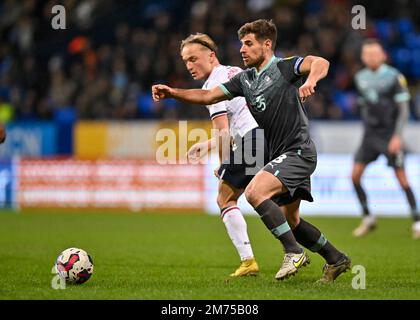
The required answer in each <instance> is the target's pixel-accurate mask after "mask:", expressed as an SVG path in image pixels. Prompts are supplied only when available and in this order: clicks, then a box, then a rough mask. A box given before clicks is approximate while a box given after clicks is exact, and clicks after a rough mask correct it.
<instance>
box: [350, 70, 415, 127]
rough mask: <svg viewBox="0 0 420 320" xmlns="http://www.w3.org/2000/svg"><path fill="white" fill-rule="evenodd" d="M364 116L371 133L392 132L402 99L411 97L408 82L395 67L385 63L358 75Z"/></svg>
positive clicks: (356, 78)
mask: <svg viewBox="0 0 420 320" xmlns="http://www.w3.org/2000/svg"><path fill="white" fill-rule="evenodd" d="M355 84H356V88H357V90H358V92H359V95H360V97H359V101H360V102H361V103H360V105H361V107H362V108H363V109H362V118H363V121H364V124H365V128H366V130H367V131H369V133H379V134H388V135H389V134H392V132H393V131H394V128H395V123H396V120H397V116H398V102H403V101H408V100H410V94H409V92H408V89H407V81H406V80H405V78H404V76H403V75H402V74H401V73H400V72H399V71H398V70H397V69H395V68H393V67H391V66H389V65H387V64H383V65H382V66H381V67H379V68H378V69H377V70H375V71H373V70H370V69H368V68H365V69H362V70H360V71H359V72H357V73H356V75H355Z"/></svg>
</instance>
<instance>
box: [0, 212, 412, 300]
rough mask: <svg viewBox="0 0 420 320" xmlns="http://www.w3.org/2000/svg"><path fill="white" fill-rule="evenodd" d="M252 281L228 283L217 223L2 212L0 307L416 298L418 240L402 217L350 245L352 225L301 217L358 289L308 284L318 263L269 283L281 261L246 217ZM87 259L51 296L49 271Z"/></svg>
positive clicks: (229, 255)
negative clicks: (347, 266) (86, 273)
mask: <svg viewBox="0 0 420 320" xmlns="http://www.w3.org/2000/svg"><path fill="white" fill-rule="evenodd" d="M246 220H247V223H248V231H249V235H250V238H251V242H252V245H253V249H254V253H255V256H256V258H257V261H258V263H259V266H260V270H261V271H260V275H259V276H257V277H246V278H239V279H229V274H230V273H231V272H232V271H234V269H235V268H236V267H237V266H238V264H239V261H238V257H237V254H236V251H235V249H234V247H233V245H232V244H231V242H230V240H229V238H228V235H227V233H226V231H225V227H224V225H223V223H222V222H221V221H220V218H219V217H217V216H207V215H203V214H201V215H194V214H189V215H187V214H184V215H182V214H139V213H136V214H134V213H128V212H124V211H122V212H114V213H106V214H103V213H102V212H100V211H79V212H78V211H75V212H74V213H63V212H54V211H45V212H42V211H41V212H39V211H38V212H30V213H27V212H23V213H18V214H15V213H11V212H0V270H1V271H2V276H1V277H0V299H159V300H172V299H210V300H213V299H215V300H217V299H240V300H242V299H267V300H277V299H419V298H420V286H419V281H420V241H414V240H412V239H411V221H410V220H409V219H408V218H405V219H403V218H399V219H396V218H382V219H379V228H378V230H376V231H375V232H374V233H372V234H371V235H369V236H367V237H365V238H362V239H354V238H353V237H352V236H351V231H352V229H353V228H354V227H355V226H356V225H357V224H358V222H359V219H355V218H330V217H307V220H308V221H310V222H312V223H314V224H315V225H316V226H318V227H319V228H320V229H321V230H322V231H323V232H324V234H325V235H326V236H327V238H328V239H330V240H331V241H332V242H333V243H334V244H335V245H336V246H337V247H338V248H340V249H342V250H343V251H344V252H346V253H347V254H348V255H349V256H350V257H351V258H352V261H353V265H362V266H363V267H364V268H365V270H366V289H359V290H355V289H353V287H352V279H353V277H354V276H356V274H353V273H352V272H347V273H345V274H343V275H342V276H340V277H339V278H338V279H337V281H336V282H335V283H334V284H332V285H317V284H315V282H316V280H318V279H319V278H320V276H321V269H322V265H323V259H322V258H321V257H319V256H318V255H316V254H313V253H310V256H311V258H312V259H311V260H312V263H311V264H310V265H309V266H307V267H305V268H303V269H301V270H300V271H299V273H298V274H297V275H296V276H295V277H292V278H290V279H288V280H286V281H283V282H279V281H276V280H275V279H274V275H275V273H276V272H277V270H278V268H279V266H280V263H281V261H282V257H283V252H282V249H281V246H280V244H279V243H278V241H277V240H275V239H274V238H273V237H272V235H271V234H270V233H269V232H267V230H266V229H265V227H264V226H263V223H262V222H261V221H260V220H259V219H258V218H257V217H246ZM73 246H74V247H80V248H82V249H85V250H86V251H88V252H89V253H90V254H91V255H92V257H93V261H94V266H95V267H94V268H95V269H94V274H93V276H92V278H91V279H90V280H89V281H88V282H87V283H85V284H83V285H76V286H75V285H73V286H67V288H66V289H65V290H55V289H53V288H52V287H51V280H52V278H53V276H54V275H53V274H51V268H52V266H53V264H54V261H55V259H56V257H57V256H58V254H59V253H60V252H61V251H62V250H64V249H66V248H68V247H73Z"/></svg>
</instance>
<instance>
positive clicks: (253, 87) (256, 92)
mask: <svg viewBox="0 0 420 320" xmlns="http://www.w3.org/2000/svg"><path fill="white" fill-rule="evenodd" d="M238 35H239V39H240V40H241V42H242V47H241V49H240V53H241V55H242V58H243V61H244V64H245V66H246V67H248V68H249V69H247V70H246V71H244V72H241V73H239V74H237V75H236V76H234V77H233V78H232V79H231V80H230V81H228V82H226V83H224V84H222V85H220V86H217V87H215V88H213V89H211V90H202V89H175V88H170V87H168V86H165V85H161V84H159V85H154V86H153V87H152V96H153V99H154V100H155V101H159V100H160V99H165V98H175V99H177V100H180V101H184V102H187V103H194V104H206V105H208V104H213V103H217V102H219V101H223V100H227V99H233V98H234V97H237V96H243V97H245V100H246V102H247V104H248V107H249V109H250V111H251V113H252V115H253V116H254V118H255V120H256V121H257V123H258V125H259V126H260V128H262V129H264V134H265V137H266V140H267V144H268V149H269V160H270V162H269V163H268V164H267V165H266V166H265V167H264V168H263V169H262V170H261V171H260V172H258V173H257V175H256V176H255V177H254V178H253V179H252V180H251V182H250V184H249V185H248V186H247V188H246V189H245V196H246V198H247V200H248V202H249V203H250V204H251V205H252V206H253V207H254V209H255V210H256V211H257V212H258V214H259V215H260V217H261V219H262V221H263V222H264V224H265V225H266V227H267V228H268V229H269V230H270V231H271V233H272V234H273V235H274V236H275V237H276V238H277V239H279V240H280V242H281V243H282V245H283V248H284V252H285V255H284V258H283V263H282V265H281V267H280V270H279V271H278V272H277V274H276V279H278V280H283V279H285V278H288V277H289V276H290V275H293V274H295V273H296V272H297V271H298V269H299V268H301V267H302V266H304V265H306V264H308V263H309V258H308V255H307V254H306V252H305V251H304V250H303V249H302V248H301V247H300V246H299V244H298V243H300V244H301V245H303V246H304V247H305V248H308V249H309V250H311V251H313V252H317V253H319V254H320V255H321V256H322V257H324V258H325V260H326V262H327V263H326V264H325V266H324V269H323V276H322V278H321V279H320V281H321V282H326V283H328V282H332V281H334V280H335V279H336V278H337V277H338V276H339V275H340V274H341V273H343V272H345V271H346V270H348V269H349V268H350V264H351V262H350V259H349V258H348V257H347V256H346V255H345V254H344V253H342V252H340V251H339V250H337V249H336V248H335V247H334V246H333V245H332V244H331V243H330V242H329V241H328V240H327V239H326V238H325V236H324V235H323V234H322V233H321V232H320V231H319V230H318V229H317V228H316V227H315V226H313V225H312V224H310V223H308V222H307V221H304V220H303V219H301V218H300V217H299V206H300V202H301V200H307V201H313V199H312V196H311V192H310V176H311V174H312V173H313V172H314V170H315V167H316V162H317V154H316V149H315V145H314V143H313V142H312V140H311V139H310V136H309V129H308V119H307V116H306V111H305V109H304V107H303V105H302V101H304V100H305V99H306V98H308V97H309V96H311V95H312V94H313V93H314V92H315V86H316V84H317V82H318V81H319V80H320V79H322V78H324V77H325V76H326V75H327V72H328V68H329V63H328V61H327V60H325V59H323V58H321V57H315V56H307V57H305V58H302V57H291V58H287V59H279V58H277V57H275V56H274V48H275V43H276V39H277V29H276V26H275V25H274V23H273V22H272V21H268V20H262V19H260V20H256V21H254V22H251V23H246V24H245V25H243V26H242V27H241V28H240V29H239V31H238ZM304 75H307V79H306V81H305V83H304V84H302V78H303V76H304Z"/></svg>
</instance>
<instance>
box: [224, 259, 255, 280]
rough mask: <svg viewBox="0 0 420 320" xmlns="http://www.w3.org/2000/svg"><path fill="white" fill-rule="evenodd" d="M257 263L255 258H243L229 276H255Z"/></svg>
mask: <svg viewBox="0 0 420 320" xmlns="http://www.w3.org/2000/svg"><path fill="white" fill-rule="evenodd" d="M259 271H260V270H259V268H258V264H257V261H256V260H255V258H252V259H248V260H244V261H242V262H241V264H240V266H239V268H238V269H236V270H235V272H234V273H232V274H231V275H230V276H231V277H243V276H256V275H257V274H258V272H259Z"/></svg>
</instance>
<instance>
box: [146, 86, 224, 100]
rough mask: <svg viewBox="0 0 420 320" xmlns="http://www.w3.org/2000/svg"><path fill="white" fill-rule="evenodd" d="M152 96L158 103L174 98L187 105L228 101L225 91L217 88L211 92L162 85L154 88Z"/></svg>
mask: <svg viewBox="0 0 420 320" xmlns="http://www.w3.org/2000/svg"><path fill="white" fill-rule="evenodd" d="M152 96H153V100H154V101H156V102H158V101H160V100H162V99H167V98H174V99H176V100H178V101H182V102H186V103H192V104H206V105H210V104H214V103H217V102H220V101H223V100H227V97H226V96H225V94H224V93H223V91H222V90H221V89H220V88H217V87H216V88H213V89H211V90H203V89H179V88H171V87H168V86H166V85H162V84H158V85H154V86H152Z"/></svg>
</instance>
